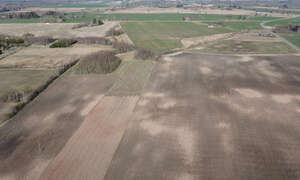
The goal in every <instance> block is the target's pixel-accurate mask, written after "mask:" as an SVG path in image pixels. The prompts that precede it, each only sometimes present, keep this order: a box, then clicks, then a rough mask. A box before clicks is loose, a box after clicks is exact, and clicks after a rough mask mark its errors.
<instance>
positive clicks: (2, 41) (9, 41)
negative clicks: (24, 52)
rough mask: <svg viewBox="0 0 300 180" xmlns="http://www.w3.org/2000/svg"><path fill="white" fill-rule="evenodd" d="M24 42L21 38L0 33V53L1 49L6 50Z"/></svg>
mask: <svg viewBox="0 0 300 180" xmlns="http://www.w3.org/2000/svg"><path fill="white" fill-rule="evenodd" d="M24 43H25V41H24V39H22V38H18V37H12V36H4V35H1V36H0V50H1V53H0V54H2V52H3V51H5V50H8V49H9V48H11V47H14V46H20V45H24Z"/></svg>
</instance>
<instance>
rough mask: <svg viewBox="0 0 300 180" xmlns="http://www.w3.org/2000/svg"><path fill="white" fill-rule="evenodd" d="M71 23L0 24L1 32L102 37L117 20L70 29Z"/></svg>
mask: <svg viewBox="0 0 300 180" xmlns="http://www.w3.org/2000/svg"><path fill="white" fill-rule="evenodd" d="M74 25H75V24H73V23H34V24H0V29H1V34H7V35H13V36H22V35H24V34H26V33H31V34H34V35H35V36H52V37H54V38H72V37H103V36H105V34H106V32H107V31H108V30H109V29H111V28H112V27H114V26H116V25H118V22H105V24H104V25H101V26H94V27H84V28H79V29H72V27H73V26H74Z"/></svg>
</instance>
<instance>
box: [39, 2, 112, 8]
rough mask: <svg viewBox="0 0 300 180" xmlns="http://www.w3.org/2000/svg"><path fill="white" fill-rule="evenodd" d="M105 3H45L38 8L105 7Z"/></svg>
mask: <svg viewBox="0 0 300 180" xmlns="http://www.w3.org/2000/svg"><path fill="white" fill-rule="evenodd" d="M107 6H108V5H107V4H105V3H72V4H61V5H46V6H41V7H40V8H98V7H107Z"/></svg>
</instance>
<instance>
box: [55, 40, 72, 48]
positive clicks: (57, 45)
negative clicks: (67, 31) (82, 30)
mask: <svg viewBox="0 0 300 180" xmlns="http://www.w3.org/2000/svg"><path fill="white" fill-rule="evenodd" d="M75 43H77V40H75V39H59V40H57V41H56V42H54V43H53V44H51V45H50V48H65V47H70V46H72V45H73V44H75Z"/></svg>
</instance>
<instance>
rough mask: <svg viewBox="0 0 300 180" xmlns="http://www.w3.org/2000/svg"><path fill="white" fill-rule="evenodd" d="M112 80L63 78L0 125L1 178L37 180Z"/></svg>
mask: <svg viewBox="0 0 300 180" xmlns="http://www.w3.org/2000/svg"><path fill="white" fill-rule="evenodd" d="M115 79H116V75H114V74H110V75H88V76H85V75H70V76H63V77H62V78H60V79H58V80H56V81H55V82H54V83H53V84H51V85H50V87H49V88H47V89H46V91H44V92H43V93H41V94H40V95H39V96H38V97H37V98H36V99H34V101H32V102H31V103H30V104H28V105H26V106H25V108H24V109H23V110H21V111H20V112H19V113H18V114H17V115H16V116H15V117H14V118H13V119H11V120H10V121H8V122H7V123H6V124H4V125H2V127H0V139H1V141H0V161H1V163H0V179H1V180H16V179H18V180H20V179H21V180H23V179H24V180H34V179H37V178H38V177H39V176H40V174H41V173H42V172H43V170H44V169H45V168H46V167H47V166H48V164H49V163H50V162H51V161H52V160H53V159H54V158H55V156H56V155H57V154H58V153H59V152H60V151H61V149H62V148H63V147H64V146H65V144H66V142H67V141H68V139H69V138H70V137H71V136H72V134H73V133H74V132H75V131H76V130H77V129H78V128H79V127H80V125H81V123H82V121H83V120H84V119H85V117H86V116H87V115H88V114H89V112H91V111H92V109H93V108H94V106H95V105H96V104H97V103H98V102H99V101H100V100H101V98H102V97H103V96H104V94H105V93H106V92H107V91H108V90H109V89H110V87H111V86H112V85H113V83H114V81H115ZM91 87H92V88H91Z"/></svg>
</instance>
